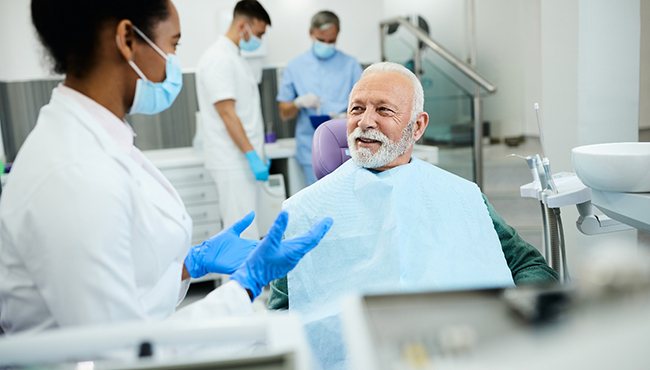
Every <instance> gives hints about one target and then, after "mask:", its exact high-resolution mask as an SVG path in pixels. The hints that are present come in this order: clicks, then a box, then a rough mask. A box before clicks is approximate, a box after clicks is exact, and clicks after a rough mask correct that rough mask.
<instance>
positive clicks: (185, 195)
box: [172, 183, 219, 207]
mask: <svg viewBox="0 0 650 370" xmlns="http://www.w3.org/2000/svg"><path fill="white" fill-rule="evenodd" d="M172 184H173V183H172ZM173 185H174V187H175V188H176V191H178V195H180V197H181V199H183V203H185V207H188V206H190V205H196V204H199V205H200V204H205V203H216V202H218V201H219V195H218V194H217V187H216V186H215V184H185V185H183V186H177V185H176V184H173Z"/></svg>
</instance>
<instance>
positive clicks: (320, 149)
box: [311, 119, 350, 179]
mask: <svg viewBox="0 0 650 370" xmlns="http://www.w3.org/2000/svg"><path fill="white" fill-rule="evenodd" d="M347 136H348V135H347V128H346V120H345V119H333V120H329V121H327V122H325V123H323V124H321V125H320V126H318V128H317V129H316V131H315V132H314V142H313V145H312V152H311V163H312V166H313V167H314V175H316V178H317V179H321V178H323V177H324V176H325V175H327V174H329V173H330V172H333V171H334V170H335V169H337V168H338V166H340V165H342V164H343V163H344V162H345V161H347V160H348V159H350V156H349V155H348V154H347V153H346V152H347V149H348V137H347Z"/></svg>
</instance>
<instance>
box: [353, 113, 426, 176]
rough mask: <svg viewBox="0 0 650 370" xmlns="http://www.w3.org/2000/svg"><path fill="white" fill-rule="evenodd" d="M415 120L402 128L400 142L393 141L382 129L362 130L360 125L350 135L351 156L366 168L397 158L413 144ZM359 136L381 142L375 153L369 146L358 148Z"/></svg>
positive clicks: (376, 166)
mask: <svg viewBox="0 0 650 370" xmlns="http://www.w3.org/2000/svg"><path fill="white" fill-rule="evenodd" d="M414 127H415V121H413V122H409V124H408V125H406V127H404V130H402V137H401V138H400V140H399V141H398V142H394V141H391V140H390V139H389V138H388V137H387V136H386V135H384V134H383V133H382V132H381V131H379V130H376V129H371V130H366V131H363V130H361V128H360V127H357V128H356V129H354V131H353V132H352V133H350V135H348V148H349V149H350V156H351V157H352V160H353V161H354V162H355V163H356V164H357V165H359V166H361V167H364V168H379V167H383V166H385V165H387V164H389V163H391V162H392V161H394V160H395V159H397V157H399V156H401V155H402V154H404V153H406V151H407V150H408V149H409V148H410V147H411V145H413V143H414V142H415V140H413V130H414ZM359 138H363V139H369V140H376V141H379V142H381V145H380V146H379V149H378V150H377V152H376V153H373V152H372V151H371V150H370V149H368V148H357V143H356V140H357V139H359Z"/></svg>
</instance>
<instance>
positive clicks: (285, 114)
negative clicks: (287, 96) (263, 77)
mask: <svg viewBox="0 0 650 370" xmlns="http://www.w3.org/2000/svg"><path fill="white" fill-rule="evenodd" d="M278 108H279V109H280V118H282V120H284V121H286V120H290V119H292V118H294V117H296V116H297V115H298V111H299V109H298V107H297V106H296V104H295V103H294V102H291V101H290V102H280V103H279V104H278Z"/></svg>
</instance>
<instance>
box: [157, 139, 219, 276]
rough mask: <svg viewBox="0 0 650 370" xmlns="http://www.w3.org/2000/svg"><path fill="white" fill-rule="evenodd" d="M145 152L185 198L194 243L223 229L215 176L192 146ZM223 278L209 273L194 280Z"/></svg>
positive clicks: (183, 198)
mask: <svg viewBox="0 0 650 370" xmlns="http://www.w3.org/2000/svg"><path fill="white" fill-rule="evenodd" d="M144 154H145V155H146V156H147V157H148V158H149V159H150V160H151V162H153V164H154V165H155V166H156V167H157V168H158V169H159V170H160V172H162V173H163V175H164V176H165V177H166V178H167V179H168V180H169V182H170V183H171V184H172V185H173V186H174V188H175V189H176V191H177V192H178V195H179V196H180V197H181V199H182V200H183V203H184V204H185V208H186V210H187V213H188V214H189V215H190V217H191V218H192V245H196V244H199V243H201V242H202V241H204V240H205V239H208V238H210V237H211V236H213V235H214V234H216V233H218V232H219V231H221V228H222V226H221V215H220V214H219V196H218V194H217V187H216V185H215V184H214V181H212V177H211V176H210V174H209V173H208V172H207V171H206V170H205V168H204V167H203V158H202V156H201V154H200V153H198V152H196V151H195V150H194V149H192V148H176V149H162V150H150V151H145V152H144ZM205 280H219V275H218V274H208V275H206V276H204V277H202V278H200V279H193V280H192V281H205Z"/></svg>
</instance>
